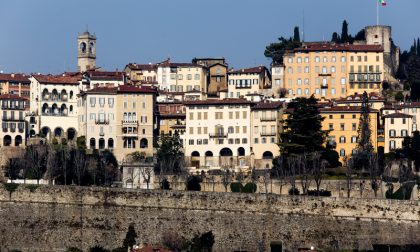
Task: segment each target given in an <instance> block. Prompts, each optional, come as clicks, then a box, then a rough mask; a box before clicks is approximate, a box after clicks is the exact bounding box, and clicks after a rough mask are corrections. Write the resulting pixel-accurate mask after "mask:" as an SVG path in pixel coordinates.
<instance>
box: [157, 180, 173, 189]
mask: <svg viewBox="0 0 420 252" xmlns="http://www.w3.org/2000/svg"><path fill="white" fill-rule="evenodd" d="M160 189H162V190H171V185H170V184H169V181H168V180H167V179H166V178H164V179H163V180H162V183H160Z"/></svg>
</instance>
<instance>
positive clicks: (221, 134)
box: [209, 132, 228, 138]
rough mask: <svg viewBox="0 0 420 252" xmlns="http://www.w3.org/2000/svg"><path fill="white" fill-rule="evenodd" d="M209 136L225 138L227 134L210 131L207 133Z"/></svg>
mask: <svg viewBox="0 0 420 252" xmlns="http://www.w3.org/2000/svg"><path fill="white" fill-rule="evenodd" d="M209 137H210V138H227V137H228V134H227V133H220V132H219V133H210V134H209Z"/></svg>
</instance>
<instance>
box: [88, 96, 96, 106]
mask: <svg viewBox="0 0 420 252" xmlns="http://www.w3.org/2000/svg"><path fill="white" fill-rule="evenodd" d="M89 100H90V106H91V107H95V103H96V98H95V97H90V99H89Z"/></svg>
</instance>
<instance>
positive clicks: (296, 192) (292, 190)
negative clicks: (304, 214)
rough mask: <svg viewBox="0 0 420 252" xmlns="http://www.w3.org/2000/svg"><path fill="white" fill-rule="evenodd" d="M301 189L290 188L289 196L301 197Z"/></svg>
mask: <svg viewBox="0 0 420 252" xmlns="http://www.w3.org/2000/svg"><path fill="white" fill-rule="evenodd" d="M299 193H300V192H299V189H297V188H296V187H295V188H293V187H292V188H290V189H289V195H299Z"/></svg>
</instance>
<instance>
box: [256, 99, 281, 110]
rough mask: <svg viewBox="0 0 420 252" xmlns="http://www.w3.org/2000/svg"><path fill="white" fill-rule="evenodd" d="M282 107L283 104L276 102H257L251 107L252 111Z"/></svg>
mask: <svg viewBox="0 0 420 252" xmlns="http://www.w3.org/2000/svg"><path fill="white" fill-rule="evenodd" d="M281 107H283V102H281V101H276V102H258V103H256V104H255V106H253V107H252V109H253V110H260V109H279V108H281Z"/></svg>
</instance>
